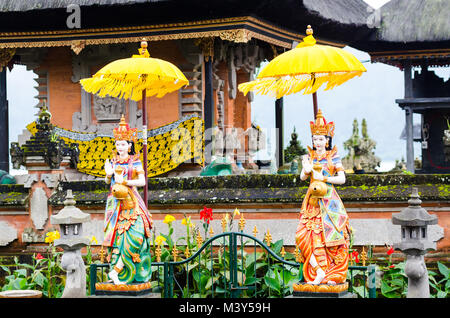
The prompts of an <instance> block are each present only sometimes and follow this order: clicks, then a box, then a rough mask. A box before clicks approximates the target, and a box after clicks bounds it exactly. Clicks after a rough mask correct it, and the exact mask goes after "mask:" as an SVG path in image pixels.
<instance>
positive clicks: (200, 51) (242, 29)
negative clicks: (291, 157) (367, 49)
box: [0, 0, 368, 175]
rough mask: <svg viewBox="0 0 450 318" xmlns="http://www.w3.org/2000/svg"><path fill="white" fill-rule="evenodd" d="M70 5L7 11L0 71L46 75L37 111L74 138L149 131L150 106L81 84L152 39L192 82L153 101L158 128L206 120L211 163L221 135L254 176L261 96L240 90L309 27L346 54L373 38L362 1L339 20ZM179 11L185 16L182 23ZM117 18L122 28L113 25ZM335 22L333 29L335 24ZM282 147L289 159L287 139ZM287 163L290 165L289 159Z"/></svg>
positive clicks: (297, 12) (169, 6) (324, 8)
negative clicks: (117, 128) (124, 127)
mask: <svg viewBox="0 0 450 318" xmlns="http://www.w3.org/2000/svg"><path fill="white" fill-rule="evenodd" d="M72 2H73V1H72ZM72 2H71V3H72ZM68 4H69V3H67V4H66V3H65V2H64V1H63V2H58V3H55V2H53V1H44V2H42V1H40V2H39V6H37V5H35V3H34V1H19V2H17V1H16V2H10V1H2V2H0V7H1V12H2V13H1V21H0V30H1V32H0V52H1V54H0V66H9V67H10V68H11V67H13V65H14V64H21V65H26V67H27V69H28V70H32V71H33V72H34V73H36V74H37V75H38V77H37V78H36V82H37V86H36V87H35V88H36V89H37V90H38V92H39V93H38V95H37V96H36V97H37V99H38V100H39V103H38V105H36V107H38V108H41V107H42V105H43V102H44V101H45V102H46V104H47V108H48V110H49V112H50V113H51V114H52V120H51V122H52V124H53V125H55V126H57V127H59V128H61V129H64V130H66V131H72V132H78V133H95V134H102V133H105V132H108V131H111V129H112V127H113V126H114V125H115V124H117V123H118V120H119V118H120V114H122V113H124V114H125V115H126V119H127V121H128V122H129V123H130V125H131V126H133V127H138V129H141V122H142V120H141V116H142V114H141V103H137V102H133V101H125V100H119V99H114V98H109V97H106V98H99V97H97V96H93V95H91V94H89V93H87V92H85V91H84V90H83V89H82V88H81V86H80V84H79V80H80V79H82V78H86V77H89V76H91V75H93V74H94V73H95V72H96V71H97V70H98V69H99V68H101V67H102V66H104V65H106V64H107V63H108V62H111V61H113V60H116V59H119V58H125V57H130V56H131V54H135V53H136V52H137V48H138V47H139V43H140V41H141V40H142V39H144V38H145V39H146V40H147V41H148V42H149V52H150V55H151V56H152V57H155V58H162V59H165V60H167V61H169V62H172V63H173V64H175V65H176V66H178V67H179V68H180V69H181V70H182V71H183V73H184V74H185V75H186V76H187V78H188V79H189V81H190V83H189V86H187V87H184V88H183V89H181V90H180V91H179V92H175V93H172V94H169V95H167V96H165V97H164V98H161V99H159V98H148V105H149V107H148V111H147V116H148V120H149V122H148V127H149V129H155V128H158V127H162V126H166V125H168V124H170V123H173V122H176V121H178V120H180V119H182V118H184V117H185V116H196V117H198V118H200V119H203V121H204V130H205V149H206V153H205V155H206V156H205V159H206V163H209V162H210V156H211V153H214V154H217V153H218V151H215V150H214V149H212V147H213V146H214V145H213V143H212V140H213V139H214V137H213V136H216V137H217V138H216V139H219V138H223V139H224V140H226V141H227V140H228V142H227V145H226V146H227V147H233V145H234V147H235V148H237V149H241V150H240V151H239V153H237V152H238V151H237V150H236V155H235V156H234V158H232V159H233V160H232V161H233V162H235V163H236V162H238V163H241V164H243V165H244V166H245V167H253V168H255V165H254V164H253V165H251V163H252V160H251V157H250V156H249V152H251V151H253V152H254V151H256V150H257V149H255V147H256V146H252V145H250V146H249V142H248V139H249V135H251V132H250V130H252V127H251V102H252V99H253V96H252V95H251V94H250V95H249V96H246V97H244V96H243V95H242V93H240V92H239V91H238V90H237V86H238V84H240V83H242V82H245V81H249V80H251V79H253V77H254V76H255V70H256V68H257V67H258V66H259V64H260V63H261V61H263V60H271V59H272V58H273V57H274V56H276V55H277V54H279V53H281V52H283V51H285V50H287V49H291V48H292V47H293V45H294V44H295V43H297V42H299V41H301V39H302V38H303V37H304V36H305V34H304V32H305V26H306V24H307V23H310V24H313V25H314V26H315V29H316V31H317V33H318V34H320V37H319V38H318V40H319V43H326V44H331V45H336V46H339V47H343V46H345V45H347V44H349V42H348V41H349V39H348V36H347V34H348V33H347V32H348V31H349V30H350V29H351V30H352V33H355V32H356V33H355V34H361V35H363V34H365V33H366V32H367V30H368V28H367V27H366V26H365V25H364V14H365V13H364V12H365V11H366V8H367V5H365V4H364V3H363V2H362V1H359V0H358V1H355V0H352V1H344V2H343V3H342V4H339V5H338V7H337V8H333V10H335V11H332V10H330V8H329V5H327V4H326V1H303V2H300V3H298V4H294V3H293V1H281V2H277V3H276V4H275V3H274V2H273V1H246V2H245V3H242V2H239V1H231V2H229V3H228V2H227V3H224V2H222V1H213V2H211V3H210V4H209V5H208V6H205V5H204V2H202V1H182V2H180V1H133V2H130V1H103V2H102V3H101V4H99V5H96V2H95V1H82V2H80V3H79V4H78V5H77V6H76V7H75V8H70V7H68V6H67V5H68ZM231 8H233V9H232V10H231ZM287 8H290V9H289V10H291V12H292V13H293V14H292V15H289V18H286V16H285V12H286V10H287ZM72 9H73V11H71V10H72ZM292 10H293V11H292ZM174 11H176V12H180V13H181V12H182V13H183V14H182V15H174V14H173V12H174ZM143 12H145V14H142V13H143ZM211 12H213V13H211ZM318 12H321V13H320V14H317V13H318ZM76 14H79V16H76ZM113 16H114V17H118V16H120V19H111V18H110V17H113ZM193 17H195V18H193ZM294 17H295V18H294ZM77 19H78V20H77ZM330 19H331V21H332V26H330V25H328V21H330ZM14 20H16V21H17V20H21V21H26V22H25V23H21V24H17V23H13V22H12V21H14ZM302 21H303V22H302ZM306 21H307V22H306ZM77 22H79V23H78V24H79V25H78V24H77ZM353 40H354V39H352V41H353ZM0 78H2V80H1V81H0V83H1V84H2V86H0V87H2V88H3V89H0V91H2V92H4V90H5V89H6V79H5V71H3V72H2V75H1V77H0ZM1 94H3V93H0V96H3V99H2V101H3V102H0V105H2V106H1V107H2V108H1V111H0V113H2V114H3V115H2V116H5V113H6V112H7V108H6V97H5V96H6V95H5V94H3V95H1ZM276 105H277V106H276V107H274V108H276V113H277V127H278V128H282V125H283V122H282V120H281V119H282V100H278V101H277V102H276ZM274 111H275V110H274ZM0 119H1V118H0ZM5 119H7V116H6V118H5ZM2 122H5V120H2ZM26 124H28V123H26ZM213 128H214V129H213ZM281 131H282V129H281ZM6 132H7V126H2V132H1V133H0V136H1V138H2V140H3V141H4V142H2V145H3V146H2V147H3V148H2V149H1V151H0V152H1V153H2V156H3V158H2V159H1V160H0V162H1V165H0V169H2V170H6V171H8V168H9V165H8V162H9V158H8V157H7V155H6V154H7V153H8V152H9V146H8V142H6V141H7V140H8V137H7V135H6ZM246 139H247V140H246ZM279 140H280V144H279V147H278V149H279V151H278V153H279V156H280V155H281V154H282V149H283V145H282V134H280V138H279ZM76 141H79V140H78V139H77V140H76ZM214 144H219V142H216V143H214ZM249 148H250V149H249ZM94 151H95V150H94ZM232 151H233V149H232V150H231V152H232ZM278 161H279V163H280V165H281V164H282V161H283V160H282V156H281V158H279V160H278ZM199 162H200V163H202V161H201V160H200V161H199ZM195 163H196V162H191V164H189V163H185V164H182V165H181V166H180V167H178V170H180V172H178V173H177V171H178V170H176V171H172V174H170V175H186V174H188V175H198V174H199V172H200V169H201V167H199V165H198V164H197V165H196V164H195ZM197 163H198V162H197ZM249 164H250V165H249ZM186 171H187V172H186ZM165 172H167V171H161V173H159V174H162V173H165ZM183 172H184V173H183Z"/></svg>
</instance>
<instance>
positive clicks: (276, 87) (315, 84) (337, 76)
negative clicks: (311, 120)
mask: <svg viewBox="0 0 450 318" xmlns="http://www.w3.org/2000/svg"><path fill="white" fill-rule="evenodd" d="M361 74H362V72H361V71H354V72H329V73H326V72H323V73H316V74H315V75H314V77H312V76H311V75H310V74H298V75H293V76H283V77H281V78H275V77H267V78H260V79H256V80H254V81H250V82H245V83H241V84H239V86H238V89H239V90H240V91H241V92H242V93H243V94H244V96H245V95H247V93H248V92H250V91H253V92H254V93H256V94H259V95H269V96H271V97H276V98H281V97H282V96H285V95H290V94H294V93H298V92H301V91H303V94H312V93H314V92H316V91H317V90H318V89H319V88H320V87H321V86H322V85H323V84H325V83H327V86H326V88H325V90H329V89H332V88H334V87H336V86H339V85H341V84H343V83H344V82H346V81H348V80H349V79H351V78H353V77H355V76H361Z"/></svg>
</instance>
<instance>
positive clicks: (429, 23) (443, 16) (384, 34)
mask: <svg viewBox="0 0 450 318" xmlns="http://www.w3.org/2000/svg"><path fill="white" fill-rule="evenodd" d="M380 12H381V19H382V23H381V27H380V29H379V30H378V32H377V35H376V38H377V40H381V41H389V42H403V43H405V42H422V41H423V42H436V41H449V40H450V19H449V14H450V1H443V0H441V1H436V0H391V1H389V2H388V3H386V4H385V5H384V6H382V7H381V9H380Z"/></svg>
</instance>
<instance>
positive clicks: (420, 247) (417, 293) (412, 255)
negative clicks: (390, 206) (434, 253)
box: [392, 188, 438, 298]
mask: <svg viewBox="0 0 450 318" xmlns="http://www.w3.org/2000/svg"><path fill="white" fill-rule="evenodd" d="M408 203H409V206H408V207H407V208H405V209H403V210H402V211H401V212H400V213H394V214H393V215H392V223H393V224H397V225H400V226H401V242H400V243H396V244H394V248H395V249H397V250H400V251H402V252H403V253H404V254H406V265H405V274H406V276H408V295H407V297H408V298H429V297H430V286H429V283H428V271H427V267H426V265H425V260H424V255H425V254H426V253H427V252H428V251H431V250H435V249H436V243H435V242H432V241H430V240H429V238H428V231H427V227H428V225H432V224H437V223H438V219H437V216H436V215H431V214H428V212H427V211H426V210H425V209H424V208H422V207H421V206H420V205H421V203H422V201H421V200H420V199H419V194H418V189H417V188H413V190H412V194H411V198H410V199H409V200H408Z"/></svg>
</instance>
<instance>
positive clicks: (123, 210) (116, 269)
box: [103, 115, 152, 285]
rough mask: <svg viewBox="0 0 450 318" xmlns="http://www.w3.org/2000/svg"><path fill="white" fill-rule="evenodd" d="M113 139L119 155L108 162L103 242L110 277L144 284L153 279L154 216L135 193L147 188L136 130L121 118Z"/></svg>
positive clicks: (106, 164) (117, 280)
mask: <svg viewBox="0 0 450 318" xmlns="http://www.w3.org/2000/svg"><path fill="white" fill-rule="evenodd" d="M114 138H115V145H116V150H117V154H116V155H115V156H114V157H113V158H112V160H111V161H109V160H106V162H105V172H106V179H105V181H106V183H108V184H110V185H111V187H110V189H111V192H110V194H109V195H108V198H107V203H106V211H105V224H104V232H105V236H104V242H103V245H104V246H107V247H108V258H109V260H108V261H110V264H111V270H110V272H109V274H108V277H109V278H110V279H112V281H113V283H114V284H116V285H118V284H131V283H145V282H148V281H149V279H150V276H151V256H150V229H151V227H152V216H151V214H150V213H149V212H148V210H147V208H146V205H145V203H144V201H143V200H142V198H141V197H140V195H139V193H138V191H137V189H136V187H142V186H145V184H146V182H145V175H144V170H143V167H142V163H141V161H140V160H139V155H138V154H136V153H135V150H134V142H135V141H136V139H137V128H133V129H130V128H129V126H128V124H127V123H126V122H125V118H124V116H123V115H122V118H121V120H120V124H119V127H118V128H115V129H114Z"/></svg>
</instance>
